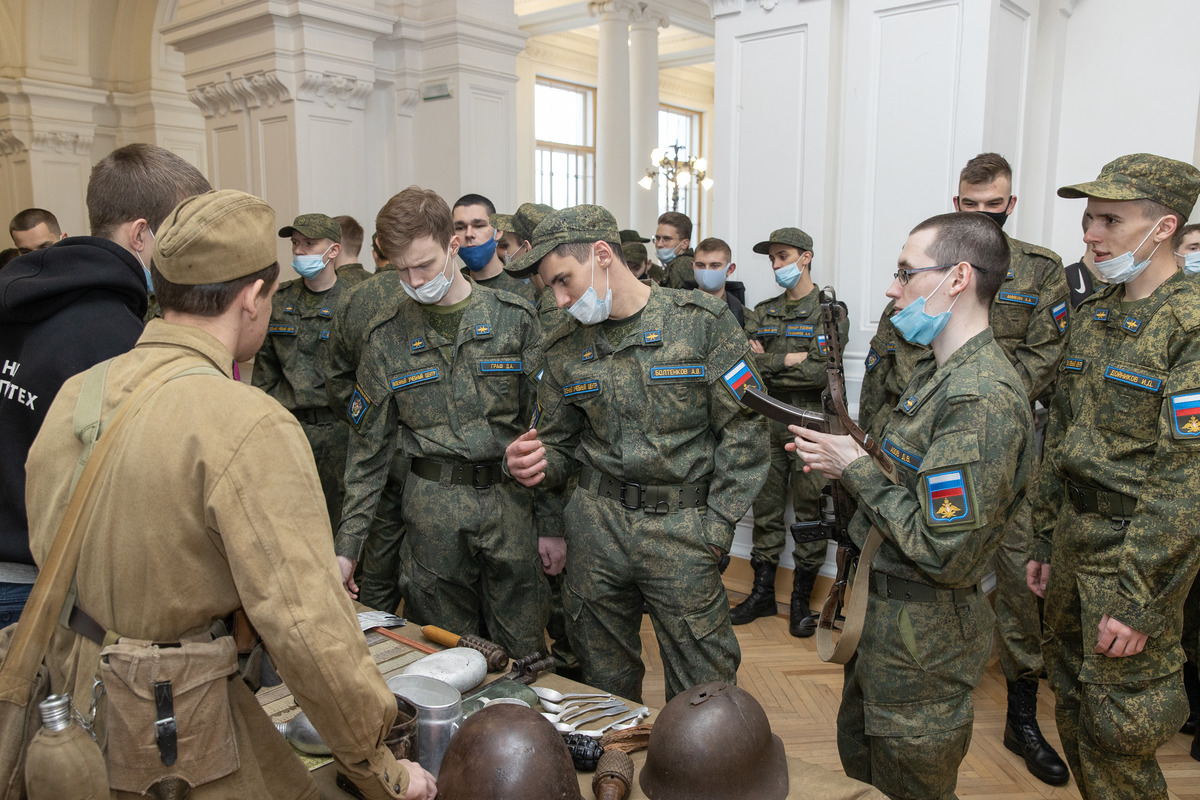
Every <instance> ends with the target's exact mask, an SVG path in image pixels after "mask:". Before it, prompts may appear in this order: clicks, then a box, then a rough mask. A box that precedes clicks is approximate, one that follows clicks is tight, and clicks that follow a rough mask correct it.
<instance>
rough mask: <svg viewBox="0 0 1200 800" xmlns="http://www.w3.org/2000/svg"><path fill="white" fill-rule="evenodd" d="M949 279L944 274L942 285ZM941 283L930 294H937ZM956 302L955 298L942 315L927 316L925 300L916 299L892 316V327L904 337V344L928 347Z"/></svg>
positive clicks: (947, 275) (948, 318)
mask: <svg viewBox="0 0 1200 800" xmlns="http://www.w3.org/2000/svg"><path fill="white" fill-rule="evenodd" d="M949 277H950V273H946V277H945V278H942V283H945V282H946V279H947V278H949ZM942 283H939V284H938V285H937V286H935V287H934V289H933V291H932V292H930V294H931V295H933V294H937V290H938V289H940V288H942ZM957 302H958V298H957V297H956V298H954V301H953V302H952V303H950V308H947V309H946V310H945V311H943V312H942V313H940V314H927V313H925V298H924V297H918V298H917V299H916V300H914V301H913V302H911V303H909V304H908V305H906V306H905V307H904V308H903V309H902V310H900V311H899V312H897V313H896V314H895V315H893V316H892V326H893V327H894V328H895V329H896V331H897V332H898V333H899V334H900V335H901V336H903V337H904V340H905V341H906V342H909V343H910V344H919V345H923V346H928V345H929V344H930V343H931V342H932V341H933V340H934V339H936V338H937V335H938V334H939V333H941V332H942V329H943V328H945V327H946V323H947V322H949V321H950V312H951V311H953V310H954V303H957Z"/></svg>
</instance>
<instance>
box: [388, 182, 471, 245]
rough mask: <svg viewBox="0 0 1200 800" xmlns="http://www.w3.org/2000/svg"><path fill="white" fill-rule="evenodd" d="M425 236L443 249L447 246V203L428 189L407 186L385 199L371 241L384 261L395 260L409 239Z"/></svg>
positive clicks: (451, 218) (451, 225)
mask: <svg viewBox="0 0 1200 800" xmlns="http://www.w3.org/2000/svg"><path fill="white" fill-rule="evenodd" d="M425 236H430V237H432V238H433V240H434V241H435V242H437V243H438V244H439V245H441V246H442V247H443V248H445V247H449V246H450V239H451V237H453V236H454V216H453V215H452V214H451V212H450V206H448V205H446V201H445V200H443V199H442V198H441V195H439V194H438V193H437V192H435V191H433V190H432V189H422V188H420V187H419V186H410V187H408V188H407V189H405V190H404V191H402V192H400V193H399V194H397V195H395V196H393V197H392V199H390V200H388V201H387V203H385V204H384V206H383V208H381V209H379V213H378V214H377V215H376V216H375V237H376V239H375V240H376V242H377V243H378V244H379V252H380V253H382V254H383V257H384V258H386V259H387V260H388V261H397V260H398V259H399V258H400V256H401V254H403V253H404V251H405V250H407V249H408V248H409V246H410V245H411V244H412V243H413V242H415V241H416V240H417V239H421V238H423V237H425Z"/></svg>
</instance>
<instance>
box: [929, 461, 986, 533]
mask: <svg viewBox="0 0 1200 800" xmlns="http://www.w3.org/2000/svg"><path fill="white" fill-rule="evenodd" d="M925 487H926V488H925V490H926V493H927V495H928V500H929V505H928V512H927V514H928V516H929V522H930V524H933V525H945V524H947V523H950V522H971V521H973V520H974V518H975V509H974V508H972V506H971V502H970V501H969V500H968V499H967V484H966V481H965V480H964V477H963V471H962V470H960V469H953V470H949V471H947V472H938V473H935V474H933V475H927V476H926V477H925Z"/></svg>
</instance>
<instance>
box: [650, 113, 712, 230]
mask: <svg viewBox="0 0 1200 800" xmlns="http://www.w3.org/2000/svg"><path fill="white" fill-rule="evenodd" d="M703 122H704V115H703V114H702V113H701V112H699V111H692V110H690V109H687V108H680V107H678V106H670V105H665V104H660V105H659V107H658V146H659V147H660V148H662V149H663V150H664V152H666V153H667V154H668V155H670V154H671V153H673V152H674V151H673V150H671V149H669V148H671V147H672V146H673V145H676V144H678V145H679V146H680V150H679V160H680V161H681V162H683V163H684V164H686V163H687V160H688V158H689V157H695V158H700V157H702V156H703V153H701V152H700V140H701V132H702V131H703V129H704V128H703ZM657 186H658V213H660V214H661V213H663V212H664V211H671V210H675V211H679V212H680V213H683V214H686V215H687V216H688V217H689V218H690V219H691V220H692V224H693V225H697V224H699V222H700V191H699V190H700V187H699V186H697V185H696V182H695V181H694V180H689V181H687V182H686V183H684V182H680V185H679V207H678V208H676V209H672V208H671V204H672V199H671V195H672V187H671V184H670V183H668V182H667V181H665V180H662V176H661V175H660V176H659V180H658V181H657ZM693 241H694V239H693Z"/></svg>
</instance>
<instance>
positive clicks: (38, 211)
mask: <svg viewBox="0 0 1200 800" xmlns="http://www.w3.org/2000/svg"><path fill="white" fill-rule="evenodd" d="M43 222H44V223H46V228H47V229H48V230H49V231H50V233H52V234H54V235H55V236H62V228H60V227H58V218H57V217H55V216H54V215H53V214H51V213H50V212H49V211H47V210H46V209H44V208H27V209H25V210H24V211H18V212H17V215H16V216H15V217H13V218H12V221H11V222H9V223H8V233H9V235H12V233H13V231H31V230H33V229H34V228H36V227H37V226H38V225H41V224H42V223H43Z"/></svg>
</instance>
